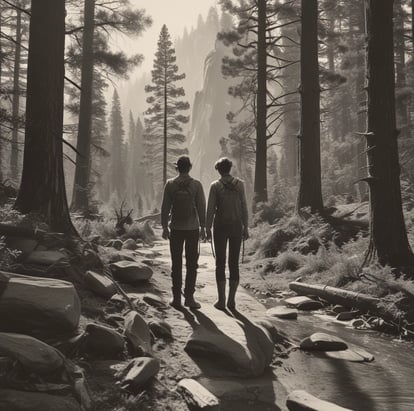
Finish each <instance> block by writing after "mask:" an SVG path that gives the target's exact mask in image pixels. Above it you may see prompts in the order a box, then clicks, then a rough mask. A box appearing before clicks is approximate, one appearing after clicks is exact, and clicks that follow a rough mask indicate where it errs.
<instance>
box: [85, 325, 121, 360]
mask: <svg viewBox="0 0 414 411" xmlns="http://www.w3.org/2000/svg"><path fill="white" fill-rule="evenodd" d="M124 344H125V341H124V338H123V337H122V335H121V334H119V333H118V332H117V331H115V330H113V329H112V328H109V327H105V326H103V325H100V324H93V323H89V324H88V325H87V326H86V328H85V352H86V353H87V354H89V355H92V356H105V358H107V359H111V358H114V357H115V358H116V357H117V356H119V354H121V353H122V351H123V350H124Z"/></svg>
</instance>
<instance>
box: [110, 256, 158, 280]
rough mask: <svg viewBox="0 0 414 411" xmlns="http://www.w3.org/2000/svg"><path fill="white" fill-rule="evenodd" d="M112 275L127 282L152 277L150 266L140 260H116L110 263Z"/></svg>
mask: <svg viewBox="0 0 414 411" xmlns="http://www.w3.org/2000/svg"><path fill="white" fill-rule="evenodd" d="M111 270H112V272H113V274H114V277H115V278H116V279H117V280H119V281H122V282H124V283H127V284H135V283H138V282H141V281H148V280H149V279H150V278H151V277H152V273H153V271H152V268H151V267H149V266H148V265H146V264H144V263H141V262H132V261H118V262H117V263H112V264H111Z"/></svg>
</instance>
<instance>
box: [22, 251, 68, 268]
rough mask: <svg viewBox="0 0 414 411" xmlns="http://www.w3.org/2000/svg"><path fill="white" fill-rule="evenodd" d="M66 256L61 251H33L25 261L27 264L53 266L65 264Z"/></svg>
mask: <svg viewBox="0 0 414 411" xmlns="http://www.w3.org/2000/svg"><path fill="white" fill-rule="evenodd" d="M67 262H68V256H67V254H65V253H63V252H62V251H53V250H49V251H37V250H36V251H33V252H31V253H30V254H29V256H28V257H27V259H26V263H27V264H39V265H48V266H49V265H55V264H57V263H67Z"/></svg>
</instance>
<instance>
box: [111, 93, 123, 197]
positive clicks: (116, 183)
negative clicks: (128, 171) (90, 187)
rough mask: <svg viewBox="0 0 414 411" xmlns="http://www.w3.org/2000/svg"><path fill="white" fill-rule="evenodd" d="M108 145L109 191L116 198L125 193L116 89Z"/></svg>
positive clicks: (121, 122)
mask: <svg viewBox="0 0 414 411" xmlns="http://www.w3.org/2000/svg"><path fill="white" fill-rule="evenodd" d="M109 140H110V143H109V146H110V150H109V151H110V155H111V161H110V165H109V176H108V177H109V190H110V191H109V192H110V194H111V195H112V194H116V195H117V196H118V198H121V197H123V196H124V195H125V165H124V162H123V154H124V125H123V120H122V114H121V102H120V101H119V95H118V92H117V91H116V89H115V90H114V94H113V97H112V109H111V115H110V130H109Z"/></svg>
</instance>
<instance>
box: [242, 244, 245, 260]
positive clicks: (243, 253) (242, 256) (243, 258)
mask: <svg viewBox="0 0 414 411" xmlns="http://www.w3.org/2000/svg"><path fill="white" fill-rule="evenodd" d="M244 241H245V240H244V238H243V248H242V264H244Z"/></svg>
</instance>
